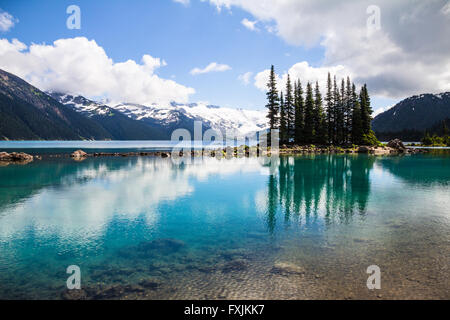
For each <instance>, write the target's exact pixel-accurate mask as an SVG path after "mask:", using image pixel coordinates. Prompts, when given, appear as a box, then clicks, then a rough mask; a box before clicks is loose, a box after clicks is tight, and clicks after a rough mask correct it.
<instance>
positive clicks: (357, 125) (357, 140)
mask: <svg viewBox="0 0 450 320" xmlns="http://www.w3.org/2000/svg"><path fill="white" fill-rule="evenodd" d="M352 107H353V110H352V143H353V144H356V145H359V144H361V143H362V140H363V129H362V119H361V107H360V104H359V101H358V94H357V93H356V87H355V84H353V85H352Z"/></svg>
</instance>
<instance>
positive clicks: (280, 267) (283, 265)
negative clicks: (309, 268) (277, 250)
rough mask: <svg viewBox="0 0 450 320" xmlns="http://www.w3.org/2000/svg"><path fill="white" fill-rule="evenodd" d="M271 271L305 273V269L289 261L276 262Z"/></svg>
mask: <svg viewBox="0 0 450 320" xmlns="http://www.w3.org/2000/svg"><path fill="white" fill-rule="evenodd" d="M271 272H272V273H274V274H279V275H290V274H297V275H302V274H304V273H305V269H303V268H302V267H301V266H298V265H295V264H293V263H290V262H277V263H275V265H274V266H273V268H272V270H271Z"/></svg>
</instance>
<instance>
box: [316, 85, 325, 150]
mask: <svg viewBox="0 0 450 320" xmlns="http://www.w3.org/2000/svg"><path fill="white" fill-rule="evenodd" d="M322 103H323V102H322V94H321V93H320V88H319V82H317V81H316V87H315V90H314V142H315V143H317V144H321V145H325V144H327V141H328V138H327V136H328V133H327V128H326V119H325V114H324V112H323V105H322Z"/></svg>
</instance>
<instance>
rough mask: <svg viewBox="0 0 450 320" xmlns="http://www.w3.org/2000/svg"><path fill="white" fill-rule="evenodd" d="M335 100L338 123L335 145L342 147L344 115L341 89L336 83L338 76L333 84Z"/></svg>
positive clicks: (335, 115) (335, 116)
mask: <svg viewBox="0 0 450 320" xmlns="http://www.w3.org/2000/svg"><path fill="white" fill-rule="evenodd" d="M333 100H334V107H333V108H334V119H335V122H336V133H335V139H334V144H336V145H340V144H342V132H343V125H342V124H343V121H344V119H343V115H342V108H341V96H340V94H339V88H338V85H337V81H336V76H334V83H333Z"/></svg>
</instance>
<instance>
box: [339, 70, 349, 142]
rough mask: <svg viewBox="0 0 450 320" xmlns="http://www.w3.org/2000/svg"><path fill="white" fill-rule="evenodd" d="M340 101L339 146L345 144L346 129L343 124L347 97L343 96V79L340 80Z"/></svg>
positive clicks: (344, 123)
mask: <svg viewBox="0 0 450 320" xmlns="http://www.w3.org/2000/svg"><path fill="white" fill-rule="evenodd" d="M340 90H341V101H340V104H339V113H340V119H339V120H340V121H339V123H340V126H341V131H340V137H339V141H340V143H339V144H341V145H343V144H345V142H346V139H345V137H346V135H347V127H346V122H345V118H346V114H345V106H346V104H347V97H346V95H345V80H344V78H342V79H341V89H340Z"/></svg>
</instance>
